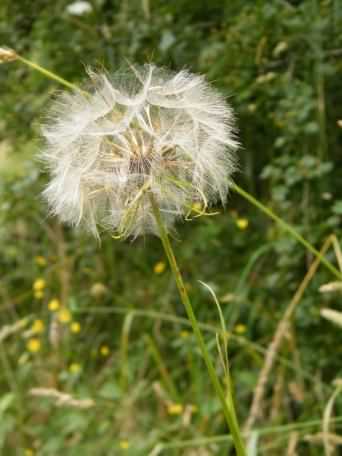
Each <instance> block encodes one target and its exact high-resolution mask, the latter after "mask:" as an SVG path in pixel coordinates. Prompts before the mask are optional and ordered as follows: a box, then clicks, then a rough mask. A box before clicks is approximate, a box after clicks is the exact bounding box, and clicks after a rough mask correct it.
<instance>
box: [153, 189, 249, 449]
mask: <svg viewBox="0 0 342 456" xmlns="http://www.w3.org/2000/svg"><path fill="white" fill-rule="evenodd" d="M149 196H150V201H151V206H152V210H153V214H154V217H155V220H156V223H157V226H158V229H159V234H160V238H161V242H162V244H163V248H164V251H165V254H166V256H167V259H168V261H169V264H170V268H171V271H172V274H173V276H174V279H175V282H176V285H177V288H178V291H179V295H180V298H181V301H182V303H183V305H184V307H185V310H186V313H187V316H188V318H189V321H190V323H191V326H192V329H193V331H194V334H195V337H196V340H197V343H198V346H199V348H200V350H201V354H202V356H203V359H204V362H205V364H206V367H207V370H208V374H209V377H210V380H211V382H212V385H213V387H214V389H215V392H216V394H217V396H218V398H219V399H220V401H221V405H222V410H223V414H224V416H225V419H226V422H227V424H228V427H229V430H230V432H231V434H232V439H233V441H234V445H235V449H236V452H237V455H238V456H245V455H246V450H245V447H244V443H243V439H242V435H241V432H240V428H239V424H238V421H237V417H236V412H235V408H234V403H233V397H232V391H231V388H230V387H229V388H228V391H227V397H226V395H225V392H224V390H223V388H222V386H221V384H220V381H219V379H218V377H217V374H216V372H215V368H214V365H213V363H212V361H211V359H210V356H209V352H208V350H207V347H206V345H205V342H204V339H203V336H202V332H201V330H200V327H199V324H198V322H197V319H196V316H195V313H194V310H193V307H192V304H191V301H190V298H189V295H188V293H187V290H186V287H185V284H184V281H183V277H182V274H181V272H180V270H179V267H178V264H177V261H176V257H175V255H174V252H173V249H172V246H171V243H170V240H169V237H168V234H167V231H166V229H165V226H164V224H163V221H162V218H161V215H160V210H159V207H158V205H157V203H156V201H155V199H154V197H153V195H152V194H150V195H149ZM229 383H230V384H231V382H229Z"/></svg>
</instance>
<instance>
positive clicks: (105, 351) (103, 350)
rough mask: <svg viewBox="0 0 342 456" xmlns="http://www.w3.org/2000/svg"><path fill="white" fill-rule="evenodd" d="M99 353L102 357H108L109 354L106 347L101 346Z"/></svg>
mask: <svg viewBox="0 0 342 456" xmlns="http://www.w3.org/2000/svg"><path fill="white" fill-rule="evenodd" d="M100 353H101V355H102V356H108V355H109V353H110V350H109V347H108V345H102V346H101V347H100Z"/></svg>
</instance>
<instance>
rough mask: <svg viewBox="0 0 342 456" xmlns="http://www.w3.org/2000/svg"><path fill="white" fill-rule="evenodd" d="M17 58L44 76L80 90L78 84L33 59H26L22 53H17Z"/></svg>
mask: <svg viewBox="0 0 342 456" xmlns="http://www.w3.org/2000/svg"><path fill="white" fill-rule="evenodd" d="M15 58H16V60H19V62H22V63H24V64H25V65H26V66H28V67H30V68H32V69H34V70H36V71H39V72H40V73H42V74H43V75H44V76H46V77H48V78H49V79H53V80H54V81H57V82H59V83H60V84H63V85H64V86H66V87H68V88H69V89H72V90H78V91H80V89H79V87H77V85H75V84H72V83H71V82H69V81H67V80H66V79H64V78H62V77H61V76H58V74H56V73H53V72H52V71H50V70H47V69H46V68H43V67H42V66H40V65H38V63H35V62H32V61H31V60H28V59H25V58H24V57H22V56H21V55H19V54H17V53H15Z"/></svg>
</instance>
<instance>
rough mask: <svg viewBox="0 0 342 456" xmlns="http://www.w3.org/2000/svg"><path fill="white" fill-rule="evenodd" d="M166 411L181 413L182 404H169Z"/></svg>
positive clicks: (174, 413) (175, 413)
mask: <svg viewBox="0 0 342 456" xmlns="http://www.w3.org/2000/svg"><path fill="white" fill-rule="evenodd" d="M167 413H168V414H169V415H181V414H182V413H183V406H182V404H169V405H168V407H167Z"/></svg>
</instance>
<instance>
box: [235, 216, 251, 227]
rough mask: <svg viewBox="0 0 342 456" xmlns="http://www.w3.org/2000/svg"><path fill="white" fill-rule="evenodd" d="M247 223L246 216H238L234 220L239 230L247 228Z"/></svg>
mask: <svg viewBox="0 0 342 456" xmlns="http://www.w3.org/2000/svg"><path fill="white" fill-rule="evenodd" d="M248 225H249V221H248V220H247V219H246V218H238V219H237V220H236V226H237V227H238V228H239V229H240V230H245V229H246V228H248Z"/></svg>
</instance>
